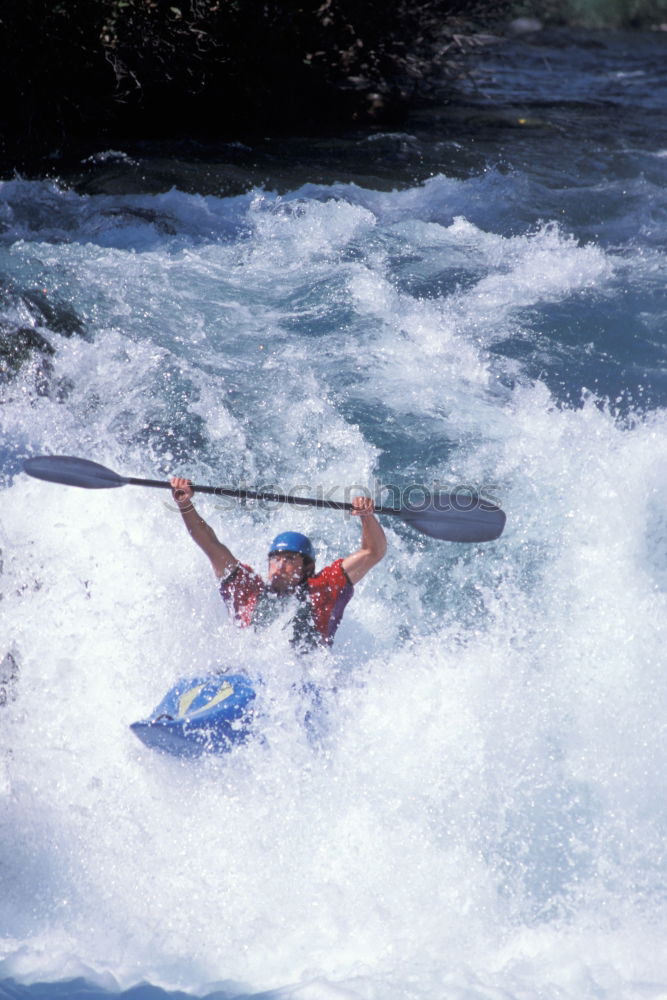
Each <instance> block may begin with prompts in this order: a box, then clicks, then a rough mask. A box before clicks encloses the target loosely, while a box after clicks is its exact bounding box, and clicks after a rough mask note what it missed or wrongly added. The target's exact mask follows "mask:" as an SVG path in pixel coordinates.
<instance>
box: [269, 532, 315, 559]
mask: <svg viewBox="0 0 667 1000" xmlns="http://www.w3.org/2000/svg"><path fill="white" fill-rule="evenodd" d="M274 552H298V553H299V555H302V556H303V557H304V559H308V560H310V562H313V563H314V562H315V549H314V548H313V543H312V542H311V540H310V538H306V536H305V535H302V534H300V533H299V532H298V531H283V532H282V533H281V534H280V535H276V537H275V538H274V539H273V541H272V542H271V548H270V549H269V555H272V554H273V553H274Z"/></svg>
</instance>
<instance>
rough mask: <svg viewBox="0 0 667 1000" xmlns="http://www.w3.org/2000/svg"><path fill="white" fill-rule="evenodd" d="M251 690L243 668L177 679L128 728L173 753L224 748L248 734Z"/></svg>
mask: <svg viewBox="0 0 667 1000" xmlns="http://www.w3.org/2000/svg"><path fill="white" fill-rule="evenodd" d="M255 696H256V695H255V689H254V688H253V686H252V684H251V683H250V681H249V679H248V678H247V677H246V676H245V674H211V675H209V676H207V677H191V678H188V679H183V680H180V681H178V683H177V684H175V685H174V686H173V687H172V688H171V690H170V691H168V692H167V694H166V695H165V697H164V698H163V699H162V701H161V702H160V704H159V705H158V706H157V708H156V709H155V711H154V712H153V713H152V714H151V715H150V717H149V718H148V719H142V720H141V721H140V722H133V723H132V725H131V726H130V729H131V730H132V732H133V733H134V734H135V735H136V736H138V737H139V739H140V740H141V741H142V743H145V744H146V746H148V747H152V748H153V749H155V750H161V751H163V752H164V753H171V754H175V755H176V756H177V757H200V756H201V755H202V754H205V753H213V754H225V753H227V752H228V751H229V750H231V749H232V748H233V747H234V746H237V745H238V744H241V743H245V742H247V740H248V739H249V738H250V736H251V735H252V723H253V704H252V703H253V701H254V699H255Z"/></svg>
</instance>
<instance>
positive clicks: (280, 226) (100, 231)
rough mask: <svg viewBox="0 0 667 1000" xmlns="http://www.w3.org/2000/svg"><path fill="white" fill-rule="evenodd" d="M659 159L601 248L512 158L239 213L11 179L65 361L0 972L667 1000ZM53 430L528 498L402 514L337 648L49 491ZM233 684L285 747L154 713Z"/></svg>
mask: <svg viewBox="0 0 667 1000" xmlns="http://www.w3.org/2000/svg"><path fill="white" fill-rule="evenodd" d="M625 183H626V181H625V180H616V179H613V178H612V179H610V180H609V181H608V182H607V189H606V193H605V197H606V204H607V206H614V208H613V211H610V229H608V230H606V231H605V232H606V233H607V234H610V233H611V234H613V237H612V236H610V237H609V238H607V237H606V236H605V237H600V238H599V239H594V238H592V237H591V235H590V233H589V231H588V228H587V227H588V226H589V222H590V219H583V218H582V219H580V221H579V222H577V220H576V219H573V218H570V217H568V216H567V215H566V216H565V218H564V219H563V215H562V213H557V212H555V211H554V212H551V213H549V212H548V211H546V210H545V211H544V212H542V211H541V209H546V208H547V207H548V206H552V205H553V200H554V199H555V198H556V194H555V193H554V191H553V190H550V191H548V192H546V193H545V199H546V203H545V204H536V206H535V208H534V210H533V212H532V215H533V218H532V219H531V221H530V222H527V221H524V220H523V219H515V221H514V223H513V225H511V226H510V224H509V214H508V213H509V209H508V205H511V204H512V202H513V200H514V201H515V202H516V201H517V200H518V199H519V198H520V195H521V190H522V189H523V187H524V184H525V178H522V177H521V176H519V175H518V174H517V173H516V172H511V171H510V172H508V173H504V172H502V171H499V170H496V169H493V168H490V169H489V170H487V171H485V172H484V173H482V174H476V175H473V176H471V177H469V178H463V179H460V178H459V179H453V178H450V177H447V176H445V175H442V174H440V175H438V176H434V177H433V178H431V179H430V180H428V181H426V182H425V183H422V184H419V185H415V186H408V187H406V188H404V189H401V190H396V191H393V192H380V191H373V190H369V189H364V188H361V187H359V186H357V185H356V184H353V183H340V184H336V185H332V186H324V185H320V186H318V185H312V184H311V185H306V186H305V187H301V188H297V189H295V190H294V191H291V192H285V193H282V194H277V193H275V192H272V191H270V190H266V189H264V190H262V189H254V190H252V191H250V192H248V193H247V194H245V195H239V196H236V197H230V198H223V197H216V196H213V195H207V196H197V195H188V194H184V193H182V192H180V191H178V190H176V189H175V190H172V191H170V192H167V193H165V194H160V195H113V196H112V195H94V196H92V195H82V194H78V193H76V192H74V191H73V190H71V189H67V188H64V187H59V186H58V185H57V184H56V183H54V182H47V181H27V180H22V179H15V180H13V181H7V182H2V183H1V184H0V206H1V208H0V215H1V218H2V226H3V233H2V240H1V244H0V272H1V273H2V275H3V276H4V279H3V285H2V290H3V300H2V321H3V324H4V327H3V328H4V329H5V330H8V329H19V328H25V327H26V326H28V327H30V328H31V329H34V330H36V331H39V332H40V333H41V334H42V335H43V336H45V337H47V338H48V341H49V343H50V344H51V346H52V347H53V348H54V353H53V354H52V355H49V359H48V360H49V364H48V365H46V367H45V366H44V359H42V362H43V363H42V375H41V382H40V376H39V372H38V371H37V368H38V367H39V366H38V362H37V360H35V355H33V358H32V361H29V362H28V363H26V364H25V365H24V366H23V367H22V368H21V370H20V372H19V374H18V375H17V376H16V377H15V378H13V379H11V380H7V381H6V382H5V383H4V384H3V386H2V393H3V405H2V411H1V413H0V420H1V422H2V424H1V430H2V445H1V451H0V455H1V457H2V476H3V480H2V482H3V489H2V505H1V540H0V547H1V548H2V575H1V576H0V590H1V591H2V633H1V641H0V660H1V659H2V657H3V656H4V657H5V661H4V663H5V669H7V665H8V663H9V662H10V661H9V660H7V659H6V654H9V656H10V657H11V662H12V663H13V664H15V667H16V670H15V671H14V676H13V677H12V678H11V679H10V680H8V681H7V682H6V684H5V689H6V704H4V705H3V706H0V859H1V860H0V881H1V885H2V890H1V892H0V980H3V979H12V980H14V981H16V982H17V983H20V984H25V985H27V986H30V985H31V984H34V983H37V982H39V981H44V980H46V981H49V982H53V983H57V982H58V981H60V980H63V979H67V978H74V977H76V976H83V977H84V978H85V979H86V980H87V981H88V983H89V984H91V988H95V989H98V990H99V991H102V990H105V989H108V990H111V991H114V990H118V989H121V988H129V987H130V986H132V985H133V984H136V983H141V982H149V983H152V984H154V986H155V987H161V988H163V989H170V990H171V989H183V990H187V991H191V992H195V993H198V994H205V993H211V992H212V991H213V990H218V991H221V992H222V993H223V994H225V995H228V996H239V995H244V996H246V995H255V994H260V993H266V992H269V993H270V995H271V996H281V997H293V998H299V1000H329V998H333V997H349V998H355V1000H356V998H362V1000H375V998H378V1000H379V998H382V1000H387V998H399V997H400V998H411V1000H412V998H414V1000H436V998H437V1000H440V998H447V1000H449V998H452V1000H453V998H461V1000H462V998H466V1000H467V998H479V997H484V998H499V997H512V998H519V997H521V998H522V1000H532V998H538V997H539V998H540V1000H542V998H553V1000H556V998H558V1000H570V998H572V1000H582V998H588V997H590V998H593V997H596V998H605V1000H611V998H621V997H622V998H624V1000H625V998H630V997H632V998H634V997H637V998H639V997H642V998H646V997H655V998H658V997H661V996H664V995H667V954H666V952H665V948H664V943H663V942H664V924H665V918H666V916H667V914H666V913H665V876H666V873H667V859H666V858H665V846H664V845H665V832H666V828H667V807H666V805H665V797H664V776H665V773H666V765H667V761H666V760H665V735H666V734H665V721H664V720H665V718H666V717H667V704H666V703H665V702H666V700H667V695H666V693H665V684H664V629H665V626H664V622H665V611H666V610H667V608H666V604H667V517H666V515H665V512H664V503H663V498H664V495H665V489H666V487H667V411H666V410H665V403H666V400H665V398H664V396H663V372H664V334H663V333H662V331H663V329H664V300H662V299H661V291H662V289H663V277H662V276H663V274H664V250H663V247H662V245H659V241H658V240H657V238H656V235H655V232H654V230H652V229H650V227H648V228H647V230H646V236H645V238H643V237H641V235H638V234H639V230H640V226H639V225H638V217H637V214H636V208H635V206H634V203H632V202H627V201H625V202H624V200H623V198H622V196H621V190H622V187H621V185H622V184H625ZM638 183H639V182H638ZM570 197H571V191H570V190H566V191H564V193H563V204H564V205H566V206H567V204H568V203H569V201H568V199H570ZM661 197H663V199H664V195H662V196H661ZM661 204H663V202H661ZM524 210H526V209H525V203H524ZM661 210H662V209H660V206H659V205H658V204H657V203H656V204H655V205H654V207H653V212H654V213H655V212H658V211H661ZM642 211H643V209H642ZM559 216H560V217H559ZM37 292H38V293H39V296H42V298H40V297H39V296H37V298H35V295H36V293H37ZM28 293H30V294H28ZM30 295H32V299H31V298H30ZM35 301H38V302H42V305H44V302H48V303H50V304H51V307H52V310H55V312H53V311H52V313H51V314H49V315H50V319H49V315H47V314H46V312H45V307H44V308H42V311H41V313H40V312H39V310H38V309H37V308H36V306H35ZM31 303H32V304H31ZM67 310H70V313H67ZM72 313H73V314H74V316H75V317H76V321H75V320H74V319H73V317H72ZM66 314H67V315H69V329H66V328H65V327H66V325H67V324H65V322H64V319H63V317H64V316H65V315H66ZM57 316H60V318H61V322H60V329H57V327H58V322H56V319H57ZM54 317H56V318H55V319H54ZM44 379H46V384H45V383H44ZM40 386H41V388H40ZM42 453H53V454H73V455H80V456H82V457H86V458H91V459H93V460H96V461H100V462H102V463H104V464H106V465H109V466H110V467H112V468H113V469H115V470H116V471H118V472H120V473H121V474H123V475H132V476H146V477H149V478H160V477H166V476H168V475H169V474H172V473H174V474H175V473H180V474H183V475H188V476H190V477H191V478H192V479H193V480H195V482H197V481H199V482H202V483H203V482H207V483H212V484H214V485H231V486H238V485H242V484H245V485H248V486H250V487H261V486H264V487H266V486H274V487H279V488H280V489H285V490H288V489H292V488H295V487H297V486H301V487H302V492H303V493H304V494H308V495H314V493H315V491H316V490H318V489H322V490H324V491H328V492H330V493H333V495H335V496H339V497H340V498H341V499H342V498H344V497H345V495H346V492H347V494H348V495H349V492H350V491H353V490H354V487H355V486H358V487H367V488H369V489H371V490H373V491H375V490H379V488H380V486H383V485H384V486H392V487H395V488H397V489H401V488H406V487H407V486H409V485H410V484H413V483H422V484H426V485H428V484H430V483H432V482H438V483H440V484H448V485H456V484H469V485H471V486H473V487H484V488H485V489H487V490H489V491H491V492H492V495H494V496H496V497H497V498H498V499H499V500H500V502H501V503H502V505H503V507H504V509H505V510H506V512H507V515H508V522H507V528H506V530H505V533H504V535H503V537H502V539H500V540H499V541H498V542H497V543H492V544H488V545H477V546H475V545H469V546H466V545H451V544H446V543H441V542H435V541H433V540H430V539H428V538H425V537H424V536H420V535H417V534H415V533H413V532H411V531H410V529H409V528H408V527H407V526H404V525H402V524H395V523H386V524H385V529H386V531H387V535H388V539H389V553H388V556H387V558H386V559H385V561H384V562H383V563H382V564H381V565H380V566H379V567H377V568H376V569H375V570H374V571H373V572H372V573H371V574H370V575H369V576H368V577H367V578H366V579H365V580H364V581H363V583H362V584H361V585H360V586H359V587H358V588H357V593H356V595H355V597H354V599H353V601H352V602H351V604H350V605H349V607H348V609H347V611H346V614H345V617H344V619H343V623H342V625H341V627H340V630H339V632H338V634H337V638H336V644H335V648H334V651H333V653H332V654H328V653H326V654H325V653H322V654H317V655H316V656H314V657H313V658H310V659H308V660H307V661H304V660H299V659H297V658H295V657H294V655H293V654H292V653H291V652H290V650H289V647H288V645H287V644H286V641H285V634H284V633H283V632H282V631H281V629H280V627H279V626H276V627H275V628H273V629H270V630H269V632H268V633H266V635H265V638H264V639H263V641H262V643H259V642H258V641H257V638H256V637H255V636H253V635H252V634H250V633H249V632H244V631H239V630H238V629H236V628H235V627H234V625H233V624H232V623H231V622H230V621H229V620H228V618H227V616H226V612H225V610H224V607H223V605H222V602H221V601H220V598H219V596H218V594H217V593H216V590H215V581H214V579H213V576H212V574H211V572H210V569H209V566H208V564H207V561H206V559H205V557H204V556H203V555H202V554H201V553H200V552H199V551H197V549H196V548H195V547H194V546H193V545H192V543H191V541H190V539H189V538H188V537H187V535H186V533H185V532H184V530H183V527H182V524H181V523H180V520H179V518H178V516H177V515H176V514H175V513H174V511H173V510H172V509H171V505H170V504H169V502H168V494H166V493H165V494H164V495H162V494H161V493H160V492H159V491H152V490H142V489H138V488H134V487H129V486H128V487H123V488H122V489H117V490H108V491H102V490H100V491H90V492H89V491H83V490H77V489H74V488H65V487H59V486H56V485H52V484H48V483H44V482H39V481H36V480H31V479H29V478H28V477H27V476H25V474H24V473H23V472H22V471H21V462H22V460H23V458H25V457H27V456H29V455H33V454H42ZM199 509H200V511H201V513H202V514H203V516H204V517H205V518H206V519H207V520H208V521H209V522H210V523H211V525H212V526H213V527H214V529H215V530H216V532H217V533H218V534H219V536H220V537H221V538H222V539H223V540H224V541H225V542H226V543H227V544H228V545H229V546H230V548H231V549H232V551H233V552H234V553H236V554H238V555H239V556H241V557H242V558H243V559H244V560H245V561H247V562H249V563H250V564H252V565H254V566H256V567H257V568H258V569H260V570H261V569H263V567H264V565H265V559H266V548H267V542H268V540H269V539H270V538H271V537H272V536H273V535H274V534H275V533H276V532H277V531H279V530H285V529H293V528H294V529H298V530H302V531H305V532H306V533H308V534H310V535H311V537H312V538H313V540H314V542H315V545H316V547H317V549H318V560H319V563H320V565H322V564H324V563H325V562H328V561H331V560H332V559H333V558H335V557H337V556H338V555H339V554H341V555H344V554H347V553H348V552H350V551H353V550H354V548H355V547H356V545H357V544H358V525H357V523H356V522H355V521H353V520H351V519H349V518H345V517H343V516H341V515H340V514H337V513H334V512H321V511H314V510H312V509H307V510H306V509H304V510H299V511H298V512H294V511H290V510H286V509H284V508H280V507H278V508H277V507H275V505H274V506H271V505H268V506H262V505H253V504H246V505H238V504H235V503H231V502H229V503H227V502H222V501H219V500H211V499H203V498H202V499H201V500H200V502H199ZM241 666H242V667H244V668H245V669H247V670H248V672H249V673H250V674H251V675H254V674H257V675H261V676H262V678H263V680H264V684H265V687H264V689H263V694H262V698H263V710H264V712H265V733H264V735H265V740H264V741H258V742H257V743H254V744H252V745H250V746H248V747H245V748H241V749H239V750H236V751H234V752H233V753H231V754H230V755H229V757H228V758H226V759H215V758H211V759H205V760H203V761H201V762H198V763H196V764H193V763H192V762H183V761H178V760H174V759H170V758H164V757H161V756H159V755H158V754H155V753H153V752H151V751H150V750H148V749H146V748H145V747H143V746H142V745H141V744H139V743H138V741H137V740H136V739H135V738H134V736H133V734H132V733H131V732H130V730H129V728H128V727H129V724H130V723H131V722H133V721H135V720H136V719H138V718H142V717H144V716H145V715H146V714H147V712H148V711H149V710H150V709H151V708H152V707H153V706H154V705H156V704H157V703H158V701H159V700H160V698H161V697H162V695H163V694H164V692H165V691H166V689H167V688H168V687H169V686H170V684H171V683H172V682H173V681H174V680H175V679H176V678H178V677H181V676H187V675H188V674H200V673H202V672H204V671H207V670H209V669H215V668H217V667H221V668H231V669H234V670H236V669H238V668H239V667H241ZM304 677H305V678H306V679H308V680H309V681H313V682H314V683H316V684H317V685H318V686H320V687H321V689H322V691H323V698H324V701H325V704H326V709H327V714H326V726H325V727H324V732H323V735H322V739H321V742H320V743H319V744H318V745H317V746H316V747H313V745H312V744H311V742H309V740H308V738H307V735H306V733H305V731H304V728H303V726H302V724H301V721H300V720H301V719H302V718H303V711H304V706H303V704H301V702H300V701H299V695H298V693H297V692H298V690H299V682H300V681H301V680H302V679H304Z"/></svg>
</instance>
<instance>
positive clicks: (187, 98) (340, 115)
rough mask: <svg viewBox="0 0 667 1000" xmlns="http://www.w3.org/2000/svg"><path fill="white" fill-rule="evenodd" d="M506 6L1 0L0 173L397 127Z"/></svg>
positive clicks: (439, 1) (426, 0)
mask: <svg viewBox="0 0 667 1000" xmlns="http://www.w3.org/2000/svg"><path fill="white" fill-rule="evenodd" d="M510 7H511V3H510V0H421V2H418V0H364V2H362V3H360V2H359V0H283V2H276V0H264V2H262V3H258V2H257V0H95V2H93V3H91V0H4V2H3V5H2V8H1V13H0V85H1V87H2V93H3V101H2V105H1V110H0V128H1V133H2V148H1V149H0V169H2V170H3V171H4V172H5V173H6V172H7V170H11V169H12V168H17V169H20V170H24V171H31V172H32V171H34V170H39V169H40V168H42V169H48V163H49V160H51V161H53V160H54V159H58V158H61V157H65V158H66V157H67V156H68V154H71V152H72V151H76V153H77V154H79V155H80V154H81V153H82V152H85V150H86V148H89V150H90V151H91V152H92V151H96V150H99V149H100V148H104V146H105V145H108V144H110V143H113V141H114V139H116V138H118V137H122V138H124V139H129V140H131V139H133V138H137V137H141V138H146V139H169V138H170V137H172V136H177V135H183V134H187V135H188V136H190V137H198V138H200V139H202V140H203V141H210V140H219V139H221V138H225V137H227V138H229V137H235V136H239V135H249V134H253V133H254V134H258V133H262V132H270V133H273V134H280V133H286V132H290V131H295V130H297V131H300V132H308V133H314V134H316V133H318V132H319V133H322V132H323V131H326V130H327V129H329V128H332V127H340V126H344V125H353V124H361V123H364V122H376V123H377V122H396V121H397V120H400V117H401V115H402V114H403V112H404V110H405V108H406V107H407V106H408V105H410V104H411V102H414V101H415V100H416V99H418V98H419V97H423V96H424V95H425V94H426V93H428V91H429V88H430V87H432V85H433V81H437V83H438V85H442V83H443V81H444V80H446V79H447V78H452V77H454V76H456V75H457V74H459V73H460V69H461V58H462V57H463V56H465V55H466V54H467V53H468V52H469V51H470V50H471V49H475V48H476V47H477V46H478V45H479V44H480V42H481V41H482V40H483V39H482V38H481V37H480V34H481V33H482V32H484V31H487V30H488V29H489V28H492V27H493V26H494V25H495V24H496V23H497V22H498V19H499V18H504V17H506V16H507V14H508V11H509V9H510Z"/></svg>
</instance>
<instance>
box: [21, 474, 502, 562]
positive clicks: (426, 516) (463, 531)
mask: <svg viewBox="0 0 667 1000" xmlns="http://www.w3.org/2000/svg"><path fill="white" fill-rule="evenodd" d="M23 468H24V470H25V471H26V472H27V473H28V475H30V476H34V477H35V479H45V480H47V481H48V482H50V483H62V484H63V485H64V486H81V487H83V489H86V490H104V489H112V488H113V487H116V486H155V487H158V488H160V489H171V486H170V484H169V483H168V482H166V481H164V480H161V479H136V478H134V477H133V476H119V475H118V473H116V472H113V471H112V470H111V469H107V468H105V467H104V466H103V465H100V464H99V463H98V462H90V461H89V460H88V459H86V458H73V457H72V456H70V455H39V456H37V457H35V458H28V459H27V460H26V461H25V462H24V463H23ZM193 489H194V490H195V492H196V493H209V494H213V496H220V497H236V499H238V500H269V501H273V502H274V503H289V504H295V505H296V506H297V507H327V508H329V509H331V510H348V511H349V510H352V504H351V503H343V502H339V501H337V500H323V499H309V498H308V497H296V496H293V495H292V494H286V493H266V492H256V491H254V490H245V489H228V488H227V487H224V486H194V485H193ZM375 513H376V514H390V515H392V516H394V517H399V518H400V519H401V520H402V521H405V523H406V524H409V525H410V527H412V528H415V529H416V530H417V531H420V532H421V533H422V534H423V535H429V536H430V537H431V538H439V539H441V540H442V541H445V542H491V541H493V540H494V539H496V538H499V537H500V535H501V534H502V531H503V528H504V527H505V514H504V513H503V511H502V510H501V509H500V507H497V506H496V505H495V504H493V503H492V502H491V501H490V500H485V499H484V498H483V497H480V496H478V495H475V494H472V495H471V494H470V493H469V492H466V493H465V496H461V497H459V496H457V494H455V493H442V492H436V493H433V494H425V496H424V501H423V503H416V504H406V505H405V506H403V507H376V508H375Z"/></svg>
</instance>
